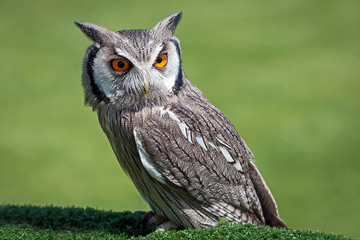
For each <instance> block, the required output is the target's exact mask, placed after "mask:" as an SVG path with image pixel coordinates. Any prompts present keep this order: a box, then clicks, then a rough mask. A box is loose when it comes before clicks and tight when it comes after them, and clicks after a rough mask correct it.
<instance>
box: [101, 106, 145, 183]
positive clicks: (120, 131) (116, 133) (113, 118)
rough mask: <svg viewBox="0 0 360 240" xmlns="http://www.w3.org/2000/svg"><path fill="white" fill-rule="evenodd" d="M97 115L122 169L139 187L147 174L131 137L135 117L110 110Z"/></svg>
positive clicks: (131, 114)
mask: <svg viewBox="0 0 360 240" xmlns="http://www.w3.org/2000/svg"><path fill="white" fill-rule="evenodd" d="M98 114H99V122H100V125H101V127H102V129H103V130H104V132H105V134H106V135H107V137H108V139H109V142H110V144H111V147H112V149H113V151H114V153H115V155H116V157H117V159H118V162H119V163H120V165H121V167H122V169H123V170H124V171H125V173H126V174H127V175H129V176H130V178H131V179H132V180H133V181H134V183H135V185H140V184H141V182H140V181H142V180H141V179H142V178H143V177H144V175H146V174H147V172H146V170H145V168H144V167H143V165H142V163H141V159H140V157H139V154H138V151H137V148H136V144H135V139H134V135H133V131H134V128H135V127H136V126H137V124H136V123H137V120H136V118H137V116H136V115H135V114H133V113H121V112H116V111H110V110H107V111H103V112H99V113H98Z"/></svg>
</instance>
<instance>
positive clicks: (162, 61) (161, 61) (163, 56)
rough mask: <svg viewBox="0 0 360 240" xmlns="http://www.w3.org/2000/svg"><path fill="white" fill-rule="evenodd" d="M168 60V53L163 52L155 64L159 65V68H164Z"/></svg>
mask: <svg viewBox="0 0 360 240" xmlns="http://www.w3.org/2000/svg"><path fill="white" fill-rule="evenodd" d="M166 62H167V57H166V54H164V53H161V54H159V55H158V56H157V57H156V59H155V62H154V66H155V67H158V68H163V67H165V65H166Z"/></svg>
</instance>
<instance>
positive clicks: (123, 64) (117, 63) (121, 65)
mask: <svg viewBox="0 0 360 240" xmlns="http://www.w3.org/2000/svg"><path fill="white" fill-rule="evenodd" d="M111 66H112V68H113V69H114V70H115V71H117V72H124V71H126V70H128V69H129V68H130V66H131V63H130V61H129V60H127V59H125V58H117V59H113V60H112V61H111Z"/></svg>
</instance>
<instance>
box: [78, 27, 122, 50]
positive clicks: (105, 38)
mask: <svg viewBox="0 0 360 240" xmlns="http://www.w3.org/2000/svg"><path fill="white" fill-rule="evenodd" d="M75 25H76V26H77V27H78V28H80V30H81V31H82V32H83V33H84V34H85V35H86V36H87V37H89V38H90V39H91V40H93V41H94V42H96V43H98V44H100V45H101V46H109V45H113V44H114V43H115V42H116V33H114V32H112V31H110V30H108V29H106V28H104V27H100V26H98V25H96V24H93V23H88V22H75Z"/></svg>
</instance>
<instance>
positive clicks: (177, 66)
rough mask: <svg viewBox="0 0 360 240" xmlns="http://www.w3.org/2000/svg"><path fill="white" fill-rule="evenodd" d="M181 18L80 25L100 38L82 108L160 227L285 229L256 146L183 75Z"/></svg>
mask: <svg viewBox="0 0 360 240" xmlns="http://www.w3.org/2000/svg"><path fill="white" fill-rule="evenodd" d="M181 15H182V14H181V13H175V14H173V15H170V16H169V17H167V18H165V19H163V20H161V21H160V22H159V23H158V24H157V25H156V26H155V27H154V28H153V29H151V30H146V29H131V30H121V31H118V32H112V31H110V30H107V29H106V28H103V27H100V26H97V25H95V24H91V23H86V22H76V25H77V26H78V27H79V28H80V29H81V30H82V31H83V32H84V33H85V34H86V35H87V36H88V37H89V38H90V39H91V40H93V41H94V43H93V44H91V45H90V46H89V47H88V49H87V51H86V54H85V57H84V63H83V75H82V84H83V87H84V91H85V103H86V104H87V105H90V106H91V107H92V108H93V110H94V111H96V112H97V114H98V117H99V121H100V124H101V127H102V129H103V130H104V132H105V134H106V135H107V137H108V139H109V141H110V144H111V146H112V149H113V150H114V152H115V154H116V157H117V159H118V160H119V163H120V165H121V166H122V168H123V169H124V171H125V172H126V173H127V174H128V175H129V176H130V178H131V179H132V181H133V182H134V184H135V186H136V187H137V189H138V191H139V192H140V194H141V195H142V197H143V198H144V199H145V200H146V201H147V202H148V203H149V205H150V207H151V209H152V210H153V212H154V213H155V214H156V215H155V216H153V219H157V220H156V221H155V222H156V223H157V224H161V225H160V226H159V227H158V228H159V229H170V228H177V227H188V228H205V227H208V226H213V225H216V224H217V223H218V222H219V220H220V219H225V220H227V221H230V222H238V223H253V224H256V225H270V226H276V227H285V224H284V223H283V222H282V220H281V219H280V218H279V214H278V211H277V206H276V203H275V201H274V198H273V196H272V194H271V192H270V190H269V188H268V187H267V185H266V183H265V181H264V180H263V178H262V176H261V175H260V173H259V171H258V170H257V168H256V166H255V165H254V164H253V163H252V162H251V158H252V157H253V155H252V153H251V151H250V149H249V148H248V147H247V146H246V144H245V142H244V141H243V140H242V138H241V137H240V136H239V134H238V133H237V131H236V129H235V128H234V126H233V125H232V124H231V123H230V121H229V120H228V119H227V118H226V117H225V116H224V114H222V113H221V112H220V111H219V110H218V109H217V108H216V107H215V106H214V105H212V104H211V103H210V102H209V100H208V99H207V98H206V97H205V96H204V95H203V94H202V93H201V91H200V90H199V89H198V88H197V87H196V86H195V85H194V84H193V83H192V82H190V81H189V80H188V79H187V77H186V76H185V73H184V71H183V68H182V63H181V49H180V42H179V40H178V39H177V38H176V37H175V36H174V35H173V34H174V31H175V28H176V26H177V24H178V23H179V21H180V18H181Z"/></svg>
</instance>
